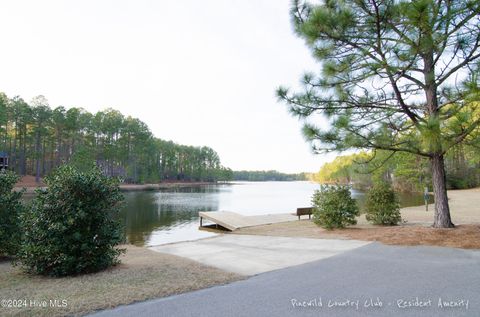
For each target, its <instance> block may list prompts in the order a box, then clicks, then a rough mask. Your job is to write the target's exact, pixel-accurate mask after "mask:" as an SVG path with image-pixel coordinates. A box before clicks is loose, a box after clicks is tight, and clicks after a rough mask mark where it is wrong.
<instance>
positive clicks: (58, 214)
mask: <svg viewBox="0 0 480 317" xmlns="http://www.w3.org/2000/svg"><path fill="white" fill-rule="evenodd" d="M45 182H46V184H47V186H48V187H47V189H46V190H38V191H37V195H36V197H35V198H34V200H33V202H32V204H31V208H29V209H28V210H27V211H26V212H25V213H24V214H23V216H22V217H21V220H22V228H23V230H24V239H23V241H22V246H21V250H20V252H19V261H20V262H21V264H22V266H23V267H24V268H25V269H26V270H27V271H28V272H31V273H36V274H42V275H50V276H65V275H75V274H81V273H90V272H97V271H100V270H103V269H106V268H108V267H109V266H112V265H114V264H117V263H119V260H118V257H119V255H120V254H121V253H122V252H124V250H122V249H118V248H117V247H116V246H117V245H118V244H120V243H122V242H123V230H122V228H121V226H120V224H119V222H118V221H116V220H115V215H116V214H117V213H118V212H119V207H120V206H119V205H120V202H121V200H122V199H123V197H122V195H121V193H120V190H119V187H118V182H117V180H115V179H111V178H107V177H105V176H104V175H103V174H102V173H101V172H100V170H98V169H93V170H90V171H88V172H79V171H78V170H76V169H75V168H73V167H71V166H63V167H60V168H59V169H57V170H56V171H55V172H54V173H53V174H51V175H50V176H48V177H47V178H46V179H45Z"/></svg>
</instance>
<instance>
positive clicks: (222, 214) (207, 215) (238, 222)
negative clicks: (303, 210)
mask: <svg viewBox="0 0 480 317" xmlns="http://www.w3.org/2000/svg"><path fill="white" fill-rule="evenodd" d="M198 216H199V217H200V218H203V219H206V220H209V221H211V222H213V223H215V224H218V225H219V226H222V227H224V228H226V229H228V230H230V231H234V230H237V229H240V228H245V227H253V226H260V225H267V224H272V223H279V222H287V221H294V220H296V219H297V217H296V216H295V215H293V214H270V215H259V216H243V215H240V214H238V213H235V212H231V211H201V212H199V213H198Z"/></svg>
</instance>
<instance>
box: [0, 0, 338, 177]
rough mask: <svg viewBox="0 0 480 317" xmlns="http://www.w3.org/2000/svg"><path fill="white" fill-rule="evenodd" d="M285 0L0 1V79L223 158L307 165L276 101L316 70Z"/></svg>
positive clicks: (303, 148) (1, 87)
mask: <svg viewBox="0 0 480 317" xmlns="http://www.w3.org/2000/svg"><path fill="white" fill-rule="evenodd" d="M289 8H290V1H289V0H268V1H267V0H243V1H242V0H239V1H235V0H215V1H214V0H202V1H196V0H184V1H164V0H157V1H154V0H135V1H134V0H130V1H124V0H82V1H63V0H59V1H51V0H42V1H38V0H30V1H25V0H15V1H13V0H11V1H0V34H1V39H2V49H1V50H0V91H3V92H5V93H6V94H7V95H8V96H9V97H13V96H16V95H19V96H21V97H22V98H23V99H25V100H26V101H27V102H28V101H29V100H31V98H33V97H34V96H37V95H44V96H45V97H46V98H47V99H48V101H49V103H50V106H51V107H52V108H54V107H57V106H60V105H62V106H64V107H66V108H69V107H82V108H85V109H86V110H88V111H90V112H96V111H98V110H103V109H105V108H108V107H111V108H114V109H117V110H119V111H121V112H122V113H123V114H124V115H127V116H128V115H130V116H132V117H136V118H139V119H140V120H142V121H144V122H145V123H146V124H147V125H148V126H149V127H150V129H151V131H152V133H153V134H154V135H155V136H156V137H158V138H161V139H164V140H173V141H174V142H177V143H181V144H186V145H194V146H203V145H206V146H209V147H211V148H213V149H214V150H215V151H217V153H218V154H219V156H220V158H221V161H222V164H223V165H224V166H227V167H230V168H232V169H234V170H244V169H246V170H269V169H276V170H279V171H282V172H288V173H293V172H302V171H306V172H314V171H318V169H319V168H320V166H321V165H322V164H323V163H324V162H326V161H330V160H331V159H332V158H333V157H334V156H333V155H329V156H326V155H314V154H312V152H311V150H310V146H309V144H308V143H307V142H305V140H304V139H303V137H302V134H301V127H302V123H301V122H300V121H298V119H296V118H294V117H292V116H290V115H289V113H288V111H287V106H286V105H285V104H283V103H281V102H278V100H277V98H276V96H275V90H276V88H277V87H278V86H287V87H292V88H295V87H298V82H299V79H300V78H301V75H302V74H303V73H304V72H306V71H318V70H319V65H318V64H317V63H316V62H315V61H314V60H313V58H312V57H311V54H310V51H309V50H308V48H307V47H306V46H305V44H304V43H303V41H302V40H301V39H299V38H297V37H296V36H295V34H294V33H293V29H292V26H291V23H290V16H289Z"/></svg>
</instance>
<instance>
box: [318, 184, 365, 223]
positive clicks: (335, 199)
mask: <svg viewBox="0 0 480 317" xmlns="http://www.w3.org/2000/svg"><path fill="white" fill-rule="evenodd" d="M312 203H313V207H314V209H313V221H314V222H315V223H316V224H317V225H320V226H322V227H324V228H326V229H333V228H345V227H346V226H347V225H354V224H356V223H357V220H356V219H355V217H356V216H358V215H359V209H358V206H357V203H356V201H355V200H354V199H353V198H352V196H351V195H350V186H339V185H336V186H325V185H323V186H321V187H320V190H317V191H316V192H315V194H314V195H313V199H312Z"/></svg>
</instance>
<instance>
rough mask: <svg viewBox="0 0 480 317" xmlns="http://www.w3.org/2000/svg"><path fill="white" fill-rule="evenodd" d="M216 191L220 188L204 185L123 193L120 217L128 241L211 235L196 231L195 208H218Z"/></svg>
mask: <svg viewBox="0 0 480 317" xmlns="http://www.w3.org/2000/svg"><path fill="white" fill-rule="evenodd" d="M219 192H221V188H218V187H216V186H207V187H196V188H195V187H192V188H180V189H171V190H167V191H161V192H129V193H125V194H124V197H125V206H124V208H122V211H121V213H120V217H121V219H122V221H123V223H124V225H125V230H126V235H127V239H128V242H129V243H133V244H136V245H156V244H160V243H169V242H175V241H182V240H189V239H194V238H202V237H207V236H212V235H213V234H212V233H209V232H203V231H201V232H197V231H198V230H197V228H198V224H197V223H198V212H199V211H215V210H218V193H219ZM194 228H195V230H193V229H194ZM188 232H190V235H188V234H187V233H188Z"/></svg>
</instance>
